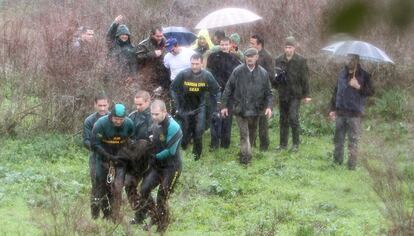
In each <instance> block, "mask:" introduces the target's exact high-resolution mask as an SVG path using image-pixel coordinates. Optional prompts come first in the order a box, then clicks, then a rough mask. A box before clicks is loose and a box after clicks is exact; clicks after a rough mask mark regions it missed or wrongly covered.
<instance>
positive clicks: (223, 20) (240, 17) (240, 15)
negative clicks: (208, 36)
mask: <svg viewBox="0 0 414 236" xmlns="http://www.w3.org/2000/svg"><path fill="white" fill-rule="evenodd" d="M260 19H262V17H260V16H258V15H256V14H255V13H253V12H251V11H249V10H246V9H243V8H223V9H220V10H217V11H214V12H212V13H210V14H208V15H207V16H206V17H204V18H203V19H202V20H201V21H200V22H198V24H197V25H196V27H195V28H196V29H211V28H217V27H222V26H229V25H237V24H242V23H248V22H252V21H256V20H260Z"/></svg>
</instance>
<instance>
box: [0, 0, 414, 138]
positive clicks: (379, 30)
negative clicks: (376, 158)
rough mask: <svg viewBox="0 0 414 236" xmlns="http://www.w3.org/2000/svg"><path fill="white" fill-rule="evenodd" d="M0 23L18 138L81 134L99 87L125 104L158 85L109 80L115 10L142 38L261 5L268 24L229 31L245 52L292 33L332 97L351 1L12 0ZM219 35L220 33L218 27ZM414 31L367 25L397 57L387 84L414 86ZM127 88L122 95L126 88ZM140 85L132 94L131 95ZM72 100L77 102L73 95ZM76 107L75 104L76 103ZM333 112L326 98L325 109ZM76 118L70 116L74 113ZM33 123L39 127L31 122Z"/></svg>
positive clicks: (384, 2) (6, 95) (278, 49)
mask: <svg viewBox="0 0 414 236" xmlns="http://www.w3.org/2000/svg"><path fill="white" fill-rule="evenodd" d="M364 3H365V4H367V5H368V6H369V7H372V9H373V11H375V10H378V9H384V7H385V8H386V7H387V6H389V4H391V2H390V1H389V0H381V1H380V2H379V4H378V5H377V6H373V5H374V4H373V3H371V2H369V1H364ZM5 4H6V5H7V7H5V8H3V9H2V16H3V17H2V18H1V19H0V31H1V36H0V42H1V43H2V45H3V46H2V47H1V48H0V55H1V56H0V62H1V66H0V67H1V68H0V69H1V75H0V76H1V80H0V86H1V91H2V93H1V94H0V107H1V109H0V114H1V115H2V116H8V117H9V119H8V121H7V122H5V121H2V122H0V129H1V131H5V132H7V133H9V134H13V133H16V132H22V131H23V130H25V131H26V132H33V129H34V130H39V129H40V130H44V131H48V130H49V131H51V130H53V131H55V130H58V131H62V132H71V133H73V132H76V131H78V130H79V129H80V128H79V127H80V126H81V123H82V120H83V119H84V117H85V116H86V115H87V113H89V112H91V108H92V99H93V96H94V94H95V93H97V92H98V91H102V90H107V92H108V93H111V92H113V93H115V94H120V93H123V92H124V91H126V90H128V91H127V92H125V93H124V96H121V97H120V98H114V99H115V100H116V101H117V102H124V103H127V104H129V103H131V101H129V100H132V99H130V98H129V97H130V96H129V93H131V94H133V93H134V91H133V90H136V89H138V87H139V88H141V89H147V90H150V91H152V90H153V89H154V88H156V87H157V84H156V83H154V81H153V80H152V79H151V76H150V75H148V74H147V73H146V72H145V71H141V72H139V75H138V76H137V81H138V86H137V87H130V86H129V85H127V84H121V85H113V84H105V80H108V79H110V78H109V77H111V76H110V71H111V70H116V68H114V67H113V66H111V65H109V64H108V63H107V61H106V55H107V47H106V43H105V35H106V31H107V28H108V26H109V24H110V23H111V22H112V20H113V19H114V18H115V16H117V15H119V14H122V15H124V16H125V23H126V24H127V25H128V27H129V29H130V31H131V33H132V35H131V39H132V42H133V43H134V44H138V43H139V42H140V41H142V40H143V39H145V38H146V37H148V36H149V30H150V28H151V27H152V26H154V25H161V26H170V25H182V26H185V27H188V28H189V29H193V27H194V26H195V25H196V24H197V22H198V21H199V20H201V18H202V17H203V16H205V15H206V14H207V13H209V12H211V11H213V10H217V9H218V8H221V7H244V8H248V9H251V10H252V11H254V12H256V13H257V14H258V15H261V16H262V17H263V20H261V21H257V22H253V23H249V24H243V25H238V26H231V27H225V28H223V29H224V30H225V31H226V33H227V34H231V33H234V32H238V33H239V34H240V36H241V38H242V40H241V49H244V48H246V47H248V45H249V36H250V35H252V34H256V33H259V34H263V35H264V38H265V48H267V49H268V50H269V51H270V52H271V53H272V55H273V56H274V57H276V56H277V55H278V54H281V53H282V49H283V44H284V38H285V37H286V36H288V35H293V36H295V37H296V38H297V40H298V42H299V46H298V52H299V53H301V54H303V55H304V56H305V57H307V58H308V63H309V67H310V71H311V96H312V97H317V98H318V99H321V100H326V103H328V99H327V97H329V96H330V92H331V87H332V86H333V84H334V81H335V78H336V76H337V73H338V71H339V66H338V65H340V64H339V63H338V62H337V61H334V60H332V59H330V58H329V57H326V56H324V55H323V54H321V53H320V48H321V47H322V46H324V45H325V44H327V43H328V42H329V40H330V39H331V35H330V33H331V31H329V24H328V23H329V22H330V17H331V14H330V13H331V12H332V11H333V12H335V11H337V10H338V9H341V7H342V6H343V4H345V3H342V1H339V0H338V1H326V0H320V1H311V0H306V1H303V0H293V1H292V0H272V1H271V0H267V1H253V0H238V1H236V0H227V1H224V2H220V6H217V2H214V1H213V2H211V1H210V2H209V1H201V2H200V1H196V0H175V1H149V0H136V1H127V0H121V1H96V0H86V1H82V0H63V1H54V0H42V1H38V2H36V3H34V2H33V3H30V4H23V1H8V2H7V3H5ZM80 26H88V27H90V28H92V29H94V30H95V39H96V40H95V41H94V43H93V45H90V47H89V48H88V50H87V52H86V53H84V54H83V52H79V51H77V50H74V48H73V43H74V40H75V39H76V37H77V29H78V28H79V27H80ZM211 31H212V32H213V31H214V29H213V30H211ZM413 33H414V30H413V29H412V27H410V28H407V30H406V31H404V32H402V31H399V30H395V29H393V28H392V27H389V22H388V19H384V20H377V21H375V22H371V24H369V25H362V27H361V30H360V31H358V32H357V33H356V34H355V35H354V37H355V36H356V35H357V38H358V39H362V40H366V41H370V42H372V43H374V44H375V45H378V46H379V47H381V48H383V49H384V50H385V51H387V53H389V55H390V56H391V57H392V58H393V59H394V60H395V62H396V66H395V67H390V66H382V65H372V66H370V67H369V72H371V73H373V77H374V79H375V82H374V83H375V84H376V86H377V87H380V88H381V87H384V88H387V87H389V86H390V85H392V86H396V87H398V86H404V87H408V88H411V87H410V86H411V84H412V76H410V75H411V74H412V73H413V68H412V66H411V65H412V62H413V51H414V50H412V49H413V45H412V44H411V43H410V42H411V41H410V39H411V38H412V36H413ZM118 87H119V88H120V89H119V90H120V91H116V90H117V89H118ZM129 90H131V91H129ZM68 97H70V98H72V99H71V101H70V103H68V104H67V103H65V102H64V101H68V100H67V99H66V98H68ZM69 107H70V109H69ZM32 108H33V109H32ZM315 109H317V110H318V112H326V108H325V107H324V106H323V105H322V103H318V106H316V107H315ZM68 114H70V115H68ZM28 127H30V128H28Z"/></svg>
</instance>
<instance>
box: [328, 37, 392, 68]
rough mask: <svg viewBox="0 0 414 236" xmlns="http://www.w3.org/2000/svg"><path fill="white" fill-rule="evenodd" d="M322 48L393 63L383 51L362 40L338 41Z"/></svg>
mask: <svg viewBox="0 0 414 236" xmlns="http://www.w3.org/2000/svg"><path fill="white" fill-rule="evenodd" d="M322 50H323V51H327V52H330V53H332V54H333V55H337V56H346V55H348V54H356V55H359V57H360V58H361V59H364V60H368V61H375V62H385V63H392V64H394V62H393V61H392V60H391V58H390V57H389V56H388V55H387V54H386V53H385V52H384V51H382V50H381V49H379V48H377V47H375V46H374V45H372V44H370V43H367V42H364V41H356V40H348V41H340V42H336V43H333V44H330V45H328V46H326V47H324V48H322Z"/></svg>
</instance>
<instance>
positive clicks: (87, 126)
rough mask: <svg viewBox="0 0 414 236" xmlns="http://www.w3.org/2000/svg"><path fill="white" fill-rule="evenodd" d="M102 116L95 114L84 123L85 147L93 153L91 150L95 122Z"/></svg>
mask: <svg viewBox="0 0 414 236" xmlns="http://www.w3.org/2000/svg"><path fill="white" fill-rule="evenodd" d="M101 117H102V116H101V115H99V113H98V112H94V113H92V114H91V115H89V116H88V117H87V118H86V119H85V121H84V122H83V145H84V146H85V147H86V148H87V149H88V150H89V151H92V148H91V139H92V128H93V125H94V124H95V122H96V121H97V120H98V119H99V118H101Z"/></svg>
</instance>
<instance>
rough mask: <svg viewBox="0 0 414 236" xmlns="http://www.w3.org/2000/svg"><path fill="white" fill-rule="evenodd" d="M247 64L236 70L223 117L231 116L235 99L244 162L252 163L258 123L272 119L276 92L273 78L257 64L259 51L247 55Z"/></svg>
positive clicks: (228, 86) (224, 98)
mask: <svg viewBox="0 0 414 236" xmlns="http://www.w3.org/2000/svg"><path fill="white" fill-rule="evenodd" d="M244 55H245V59H246V64H241V65H239V66H238V67H236V68H235V69H234V70H233V73H232V74H231V75H230V78H229V80H228V81H227V84H226V88H225V89H224V93H223V96H222V109H221V115H222V116H224V117H227V116H228V114H229V113H228V106H229V101H230V100H231V99H232V100H233V114H234V115H236V119H237V124H238V126H239V129H240V163H242V164H248V163H250V161H251V158H252V157H251V155H252V150H251V143H252V142H253V139H254V137H255V135H256V128H257V120H258V118H259V116H260V115H262V114H264V115H266V116H267V118H270V117H271V116H272V109H271V108H272V90H271V86H270V81H269V75H268V73H267V71H266V70H265V69H263V67H261V66H259V65H257V60H258V58H259V55H258V51H257V49H256V48H249V49H247V50H246V51H245V53H244Z"/></svg>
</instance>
